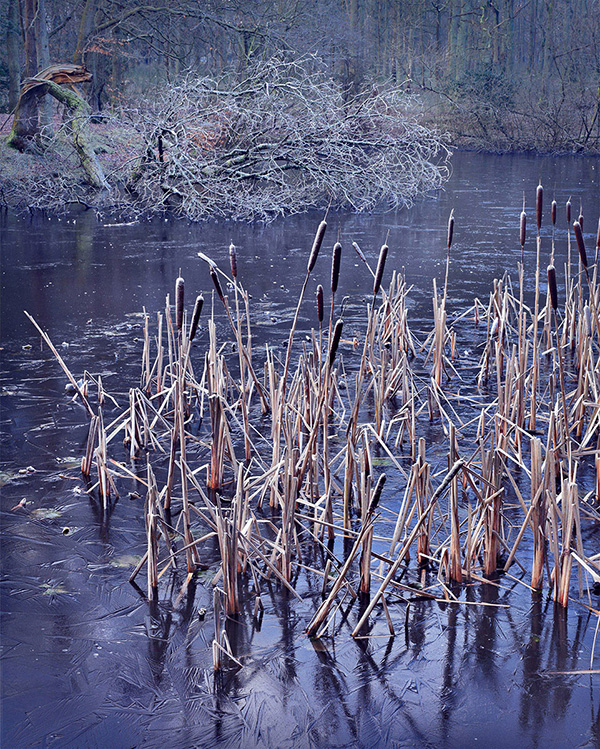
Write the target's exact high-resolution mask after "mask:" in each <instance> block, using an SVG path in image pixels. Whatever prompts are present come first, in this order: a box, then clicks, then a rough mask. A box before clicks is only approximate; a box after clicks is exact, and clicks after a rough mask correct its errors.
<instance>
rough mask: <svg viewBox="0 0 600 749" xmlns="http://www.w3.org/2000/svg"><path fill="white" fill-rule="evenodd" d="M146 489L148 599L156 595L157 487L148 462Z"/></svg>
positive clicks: (152, 598)
mask: <svg viewBox="0 0 600 749" xmlns="http://www.w3.org/2000/svg"><path fill="white" fill-rule="evenodd" d="M146 477H147V483H148V490H147V493H146V508H145V509H146V513H145V514H146V538H147V549H146V566H147V570H148V600H149V601H152V600H154V599H155V598H156V596H157V590H158V522H157V516H158V510H157V506H158V489H157V486H156V479H155V477H154V473H153V471H152V468H151V467H150V462H148V464H147V471H146Z"/></svg>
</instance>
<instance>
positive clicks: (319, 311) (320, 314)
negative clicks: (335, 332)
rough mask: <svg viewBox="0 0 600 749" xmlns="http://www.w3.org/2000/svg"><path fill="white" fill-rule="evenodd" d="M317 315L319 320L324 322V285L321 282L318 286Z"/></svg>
mask: <svg viewBox="0 0 600 749" xmlns="http://www.w3.org/2000/svg"><path fill="white" fill-rule="evenodd" d="M317 317H318V318H319V322H323V287H322V286H321V284H319V285H318V286H317Z"/></svg>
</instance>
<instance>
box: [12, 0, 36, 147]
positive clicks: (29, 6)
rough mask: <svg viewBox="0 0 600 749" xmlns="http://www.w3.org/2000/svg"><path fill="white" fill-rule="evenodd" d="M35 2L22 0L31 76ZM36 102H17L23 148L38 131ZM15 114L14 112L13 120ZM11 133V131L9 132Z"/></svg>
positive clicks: (27, 67) (28, 99) (27, 74)
mask: <svg viewBox="0 0 600 749" xmlns="http://www.w3.org/2000/svg"><path fill="white" fill-rule="evenodd" d="M36 11H37V7H36V2H35V0H24V2H23V36H24V44H25V77H27V78H31V77H33V76H34V75H35V74H36V73H37V71H38V63H37V44H36V21H35V19H36ZM38 104H39V98H38V97H37V96H31V97H29V96H28V97H26V99H25V100H23V99H21V101H20V102H19V104H18V107H19V120H20V131H19V135H20V137H21V139H22V142H21V145H19V146H17V148H19V149H20V150H23V149H24V148H25V147H26V146H27V145H28V142H31V141H33V139H34V138H35V136H36V135H37V134H38V132H39V122H38V119H39V118H38V114H39V113H38ZM16 120H17V115H16V114H15V122H16ZM11 135H12V133H11Z"/></svg>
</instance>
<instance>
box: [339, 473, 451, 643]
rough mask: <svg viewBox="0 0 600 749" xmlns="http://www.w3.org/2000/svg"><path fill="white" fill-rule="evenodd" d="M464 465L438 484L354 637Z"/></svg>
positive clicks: (366, 610)
mask: <svg viewBox="0 0 600 749" xmlns="http://www.w3.org/2000/svg"><path fill="white" fill-rule="evenodd" d="M464 465H465V463H464V461H463V460H462V459H461V460H457V461H456V463H455V464H454V465H453V466H452V468H451V469H450V470H449V471H448V473H447V474H446V476H445V477H444V479H443V480H442V482H441V483H440V485H439V486H438V488H437V489H436V490H435V491H434V493H433V494H432V496H431V499H430V500H429V504H428V505H427V507H426V508H425V512H424V513H423V514H422V515H421V517H420V518H419V520H418V521H417V522H416V524H415V526H414V527H413V529H412V531H411V532H410V534H409V536H408V538H407V539H406V541H405V542H404V544H403V546H402V548H401V550H400V553H399V554H398V556H397V558H396V561H395V562H394V563H393V564H392V565H391V567H390V569H389V570H388V572H387V574H386V576H385V577H384V579H383V581H382V583H381V585H380V586H379V589H378V590H377V592H376V593H375V595H374V596H373V598H372V599H371V602H370V603H369V605H368V606H367V608H366V609H365V611H364V612H363V614H362V616H361V618H360V619H359V621H358V624H357V625H356V627H355V628H354V630H353V632H352V637H356V636H357V635H359V634H360V631H361V630H362V628H363V626H364V624H365V622H366V621H367V619H368V618H369V616H370V615H371V613H372V611H373V609H374V608H375V606H376V605H377V602H378V601H379V599H380V598H381V597H382V596H383V594H384V592H385V590H386V588H387V586H388V585H389V584H390V581H391V580H392V578H393V577H394V575H395V574H396V573H397V572H398V569H399V568H400V565H401V564H402V563H403V562H404V558H405V556H406V554H407V552H408V550H409V549H410V547H411V546H412V544H413V542H414V540H415V538H416V536H417V534H418V533H419V531H420V529H421V526H422V525H423V523H425V522H426V520H427V519H428V518H429V515H430V513H431V511H432V510H433V508H434V507H435V505H436V504H437V502H438V501H439V499H440V497H441V496H442V494H443V493H444V492H445V490H446V489H447V488H448V485H449V484H450V482H451V481H452V479H453V478H454V476H455V475H456V474H457V473H458V472H459V471H461V470H462V469H463V468H464ZM357 540H358V539H357Z"/></svg>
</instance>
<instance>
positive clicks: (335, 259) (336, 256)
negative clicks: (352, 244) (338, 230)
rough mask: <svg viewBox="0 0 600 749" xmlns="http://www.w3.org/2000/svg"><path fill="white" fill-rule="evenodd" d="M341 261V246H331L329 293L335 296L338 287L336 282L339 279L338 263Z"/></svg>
mask: <svg viewBox="0 0 600 749" xmlns="http://www.w3.org/2000/svg"><path fill="white" fill-rule="evenodd" d="M341 259H342V245H341V244H340V243H339V242H336V243H335V244H334V245H333V253H332V255H331V293H332V294H335V292H336V291H337V287H338V281H339V278H340V261H341Z"/></svg>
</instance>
